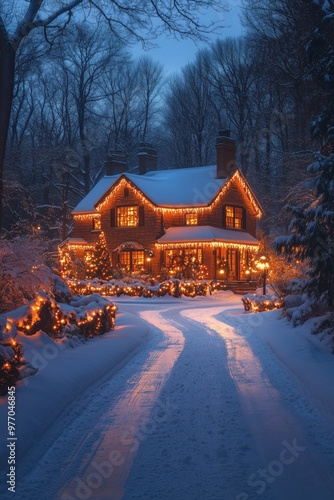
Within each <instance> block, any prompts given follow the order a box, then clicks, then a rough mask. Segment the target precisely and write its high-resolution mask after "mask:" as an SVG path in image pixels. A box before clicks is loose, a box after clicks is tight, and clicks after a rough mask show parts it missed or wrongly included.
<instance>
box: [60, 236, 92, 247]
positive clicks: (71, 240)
mask: <svg viewBox="0 0 334 500" xmlns="http://www.w3.org/2000/svg"><path fill="white" fill-rule="evenodd" d="M65 245H89V243H88V241H87V240H84V239H83V238H67V239H66V240H64V241H63V242H62V243H61V244H60V245H59V248H62V247H64V246H65Z"/></svg>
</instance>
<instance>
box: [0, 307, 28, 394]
mask: <svg viewBox="0 0 334 500" xmlns="http://www.w3.org/2000/svg"><path fill="white" fill-rule="evenodd" d="M16 336H17V329H16V328H15V326H14V325H13V324H12V323H11V322H10V321H8V319H7V318H5V317H4V316H0V396H5V395H6V394H7V393H8V388H9V387H13V386H15V385H16V382H17V380H19V379H22V378H25V377H28V376H29V375H33V374H35V373H36V372H37V370H36V369H35V368H34V367H33V366H32V365H31V364H30V363H29V362H28V361H27V360H25V359H24V358H23V357H22V346H21V344H20V343H18V342H17V340H16Z"/></svg>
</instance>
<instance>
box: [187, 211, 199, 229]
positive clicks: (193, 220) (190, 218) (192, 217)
mask: <svg viewBox="0 0 334 500" xmlns="http://www.w3.org/2000/svg"><path fill="white" fill-rule="evenodd" d="M197 224H198V214H196V213H192V214H186V225H187V226H196V225H197Z"/></svg>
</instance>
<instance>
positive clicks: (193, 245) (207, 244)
mask: <svg viewBox="0 0 334 500" xmlns="http://www.w3.org/2000/svg"><path fill="white" fill-rule="evenodd" d="M155 246H156V248H157V249H158V250H168V249H172V248H199V247H202V246H204V247H211V248H213V249H214V248H236V249H239V250H256V251H257V249H258V245H257V244H251V243H249V244H241V243H225V242H223V241H202V242H192V243H156V244H155Z"/></svg>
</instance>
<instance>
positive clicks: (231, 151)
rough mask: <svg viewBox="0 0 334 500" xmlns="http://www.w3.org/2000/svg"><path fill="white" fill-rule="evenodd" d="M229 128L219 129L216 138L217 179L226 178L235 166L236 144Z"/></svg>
mask: <svg viewBox="0 0 334 500" xmlns="http://www.w3.org/2000/svg"><path fill="white" fill-rule="evenodd" d="M230 136H231V132H230V130H219V132H218V137H217V139H216V151H217V179H226V178H227V177H229V176H230V175H231V174H232V173H233V171H234V170H235V168H236V151H237V146H236V143H235V139H232V138H231V137H230Z"/></svg>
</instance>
